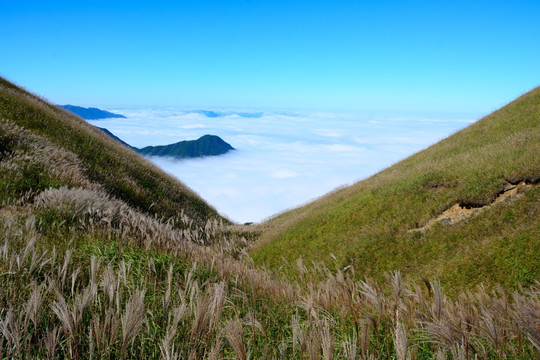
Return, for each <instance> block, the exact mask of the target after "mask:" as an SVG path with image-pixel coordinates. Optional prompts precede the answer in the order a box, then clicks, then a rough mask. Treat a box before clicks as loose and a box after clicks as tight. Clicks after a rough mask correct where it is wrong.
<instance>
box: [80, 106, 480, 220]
mask: <svg viewBox="0 0 540 360" xmlns="http://www.w3.org/2000/svg"><path fill="white" fill-rule="evenodd" d="M110 111H113V112H117V113H120V114H123V115H125V116H126V117H127V118H126V119H105V120H94V121H90V123H92V124H93V125H96V126H99V127H103V128H106V129H108V130H109V131H111V132H112V133H113V134H115V135H116V136H118V137H119V138H121V139H122V140H124V141H125V142H127V143H128V144H130V145H132V146H135V147H139V148H140V147H144V146H148V145H167V144H171V143H175V142H178V141H181V140H194V139H197V138H199V137H200V136H202V135H205V134H212V135H218V136H219V137H221V138H222V139H223V140H225V141H226V142H228V143H229V144H231V145H232V146H233V147H234V148H235V149H236V150H235V151H231V152H229V153H227V154H225V155H221V156H215V157H206V158H200V159H187V160H176V159H171V158H162V157H152V158H150V160H151V161H153V162H154V163H155V164H157V165H158V166H159V167H161V168H162V169H164V170H165V171H167V172H169V173H170V174H172V175H174V176H176V177H177V178H178V179H180V181H182V182H183V183H185V184H186V185H187V186H189V187H190V188H192V189H193V190H194V191H196V192H197V193H198V194H200V195H201V196H202V197H203V198H204V199H205V200H206V201H208V202H209V203H210V204H211V205H213V206H214V207H215V208H216V209H217V210H218V211H219V212H220V213H221V214H223V215H225V216H227V217H228V218H229V219H231V220H233V221H236V222H240V223H244V222H260V221H262V220H264V219H266V218H268V217H270V216H272V215H275V214H277V213H279V212H282V211H284V210H286V209H291V208H293V207H297V206H299V205H302V204H304V203H306V202H308V201H310V200H313V199H315V198H317V197H320V196H322V195H324V194H325V193H327V192H329V191H331V190H333V189H335V188H336V187H339V186H342V185H349V184H352V183H354V182H356V181H358V180H361V179H364V178H366V177H368V176H370V175H372V174H374V173H376V172H378V171H380V170H382V169H384V168H386V167H388V166H390V165H391V164H393V163H395V162H397V161H399V160H401V159H403V158H405V157H407V156H409V155H411V154H413V153H415V152H417V151H419V150H421V149H423V148H426V147H427V146H429V145H431V144H433V143H435V142H437V141H438V140H440V139H442V138H444V137H446V136H448V135H450V134H451V133H453V132H455V131H456V130H459V129H461V128H463V127H465V126H466V125H468V124H469V123H470V122H471V121H470V120H467V119H465V120H464V119H444V120H441V119H425V118H410V117H409V118H396V117H390V116H387V117H374V116H365V115H358V114H335V113H304V112H253V111H208V110H183V109H174V108H162V109H110Z"/></svg>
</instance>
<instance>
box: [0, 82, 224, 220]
mask: <svg viewBox="0 0 540 360" xmlns="http://www.w3.org/2000/svg"><path fill="white" fill-rule="evenodd" d="M0 119H4V120H8V121H10V122H11V123H13V124H15V125H18V126H20V127H23V128H25V129H26V130H28V131H30V132H31V133H32V134H33V135H36V136H39V137H40V138H43V139H46V140H47V141H48V142H50V144H51V145H53V146H56V147H58V148H61V149H63V150H66V151H68V152H71V153H73V154H74V155H75V156H77V158H78V160H79V161H80V167H81V172H82V173H83V175H84V177H86V178H88V181H90V182H93V183H99V184H100V185H102V186H103V187H104V188H105V189H106V190H107V192H109V193H110V194H111V195H112V196H116V197H118V198H121V199H123V200H124V201H126V202H127V203H129V204H130V205H132V206H134V207H136V208H137V209H139V210H141V211H143V212H147V211H148V209H149V208H150V207H152V208H153V213H155V214H156V215H157V216H158V217H164V218H171V217H175V216H177V215H178V214H180V213H181V212H182V211H185V212H186V215H188V216H189V217H190V218H192V219H193V220H194V221H196V222H198V223H200V224H201V225H204V222H205V221H206V220H207V219H208V218H210V217H219V215H218V214H217V212H216V210H215V209H213V208H212V207H211V206H209V205H208V204H207V203H205V201H204V200H202V199H201V198H200V197H199V196H198V195H197V194H195V193H194V192H193V191H191V190H190V189H188V188H187V187H185V186H184V185H182V184H181V183H180V182H178V181H177V180H176V179H174V178H172V177H171V176H169V175H167V174H166V173H165V172H163V171H161V170H160V169H158V168H157V167H155V166H153V165H152V164H151V163H150V162H148V161H146V160H144V159H143V158H142V157H140V156H138V155H137V154H135V152H133V151H130V150H128V149H126V148H124V147H122V146H119V145H118V144H117V143H116V142H115V141H113V140H112V139H109V138H108V137H106V136H103V133H102V132H101V131H99V130H98V129H96V128H94V127H93V126H91V125H89V124H87V123H86V122H85V121H84V120H82V119H81V118H79V117H77V116H74V115H73V114H71V113H69V112H68V111H65V110H63V109H61V108H59V107H57V106H54V105H51V104H49V103H47V102H46V101H43V100H42V99H39V98H37V97H35V96H32V95H31V94H29V93H27V92H26V91H24V90H22V89H20V88H17V87H16V86H14V85H13V84H11V83H9V82H8V81H6V80H4V79H1V78H0ZM11 143H12V141H11V140H9V139H2V147H3V148H2V149H0V150H2V151H8V152H9V151H14V150H16V148H10V146H12V145H10V144H11ZM13 146H15V145H13ZM29 166H30V165H29ZM32 166H33V165H32ZM35 166H37V167H39V166H40V165H35ZM24 171H25V174H24V177H25V180H24V181H22V180H21V181H22V183H21V184H20V188H11V189H7V188H6V186H2V187H1V188H0V191H2V192H3V194H2V198H5V197H11V198H13V197H17V196H20V195H21V194H22V193H24V192H25V191H26V190H28V189H29V188H33V187H34V183H36V184H37V186H38V188H39V189H44V188H46V187H48V186H55V187H59V186H61V185H74V184H70V183H66V182H65V181H62V180H61V179H60V178H58V177H53V178H47V176H45V174H43V175H44V177H43V178H41V177H40V176H41V174H42V173H44V170H43V169H37V168H29V169H26V170H24ZM4 184H5V183H4Z"/></svg>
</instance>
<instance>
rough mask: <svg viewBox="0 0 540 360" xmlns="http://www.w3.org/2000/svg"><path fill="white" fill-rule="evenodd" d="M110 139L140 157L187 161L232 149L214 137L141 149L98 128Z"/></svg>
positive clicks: (217, 137)
mask: <svg viewBox="0 0 540 360" xmlns="http://www.w3.org/2000/svg"><path fill="white" fill-rule="evenodd" d="M98 129H100V130H101V131H103V132H104V133H105V134H107V135H108V136H110V137H111V138H112V139H114V140H116V141H118V142H119V143H121V144H123V145H124V146H127V147H129V148H131V149H133V150H135V151H136V152H138V153H139V154H141V155H147V156H170V157H174V158H177V159H189V158H197V157H203V156H216V155H222V154H225V153H226V152H228V151H230V150H234V148H233V147H232V146H231V145H230V144H228V143H227V142H225V141H224V140H223V139H222V138H220V137H219V136H216V135H204V136H201V137H200V138H199V139H197V140H188V141H179V142H177V143H174V144H170V145H159V146H146V147H144V148H142V149H139V148H136V147H134V146H131V145H129V144H128V143H126V142H125V141H123V140H122V139H120V138H119V137H118V136H116V135H114V134H113V133H111V132H110V131H109V130H107V129H105V128H98Z"/></svg>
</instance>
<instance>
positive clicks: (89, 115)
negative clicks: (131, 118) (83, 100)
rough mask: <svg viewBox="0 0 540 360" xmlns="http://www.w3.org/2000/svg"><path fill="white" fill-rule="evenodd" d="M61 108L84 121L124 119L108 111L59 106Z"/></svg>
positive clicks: (122, 116)
mask: <svg viewBox="0 0 540 360" xmlns="http://www.w3.org/2000/svg"><path fill="white" fill-rule="evenodd" d="M60 107H61V108H64V109H66V110H68V111H70V112H72V113H74V114H75V115H79V116H80V117H82V118H83V119H86V120H99V119H110V118H124V119H125V118H126V117H125V116H124V115H121V114H115V113H112V112H109V111H105V110H101V109H98V108H93V107H91V108H85V107H82V106H75V105H60Z"/></svg>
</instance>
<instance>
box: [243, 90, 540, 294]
mask: <svg viewBox="0 0 540 360" xmlns="http://www.w3.org/2000/svg"><path fill="white" fill-rule="evenodd" d="M539 178H540V88H536V89H534V90H532V91H530V92H529V93H527V94H525V95H523V96H521V97H520V98H518V99H517V100H515V101H513V102H512V103H510V104H508V105H507V106H505V107H503V108H501V109H500V110H498V111H496V112H494V113H492V114H490V115H489V116H486V117H485V118H483V119H481V120H479V121H478V122H476V123H475V124H472V125H471V126H469V127H467V128H466V129H464V130H462V131H459V132H458V133H456V134H454V135H452V136H450V137H448V138H447V139H445V140H443V141H441V142H439V143H437V144H435V145H433V146H431V147H430V148H428V149H426V150H424V151H421V152H419V153H417V154H415V155H413V156H411V157H409V158H407V159H405V160H403V161H401V162H399V163H397V164H395V165H394V166H392V167H390V168H388V169H386V170H384V171H382V172H380V173H378V174H376V175H374V176H372V177H370V178H368V179H366V180H364V181H361V182H359V183H357V184H355V185H353V186H350V187H348V188H345V189H341V190H338V191H336V192H334V193H331V194H329V195H327V196H325V197H323V198H321V199H319V200H317V201H315V202H313V203H311V204H308V205H306V206H304V207H301V208H298V209H295V210H292V211H290V212H286V213H283V214H281V215H279V216H277V217H276V218H274V219H271V220H270V221H269V222H268V223H267V224H264V228H265V229H266V230H265V232H264V233H263V235H262V237H261V239H260V240H259V242H258V243H257V244H256V245H255V246H254V247H253V249H252V250H251V255H252V256H253V258H254V259H255V261H256V263H259V264H266V265H268V266H270V267H273V268H277V267H279V266H282V262H283V258H285V259H286V260H287V261H288V262H289V263H291V264H294V262H295V261H296V259H297V258H298V257H303V260H304V263H307V264H309V263H310V262H311V261H316V262H317V261H320V260H323V261H325V262H326V263H332V262H333V260H331V256H330V253H333V254H334V255H335V256H336V257H337V259H338V265H339V266H340V267H344V266H347V265H354V267H355V269H356V271H357V274H359V275H360V276H363V275H369V276H375V277H378V276H379V274H382V273H383V272H384V271H389V270H394V269H401V270H402V271H403V272H404V273H405V274H408V275H409V276H411V277H412V278H415V279H420V278H422V277H425V278H428V279H429V278H433V277H435V278H439V279H441V281H442V282H443V283H445V284H448V285H449V286H452V285H466V286H468V287H470V286H472V285H474V284H477V283H478V282H481V281H482V282H486V283H488V284H489V283H491V284H493V283H496V282H500V283H502V284H504V285H505V286H516V285H517V284H518V282H521V283H525V284H530V283H531V282H533V281H534V280H538V279H540V190H539V189H538V188H537V187H534V186H532V187H530V189H529V190H527V191H526V192H525V194H524V196H523V197H520V198H518V199H515V200H513V201H508V202H504V203H497V204H496V205H494V206H491V207H489V208H487V209H485V210H482V211H481V212H480V213H479V214H476V215H474V216H472V217H470V218H468V219H466V220H464V221H461V222H459V223H457V224H452V225H444V224H436V225H435V226H433V227H431V228H429V229H428V230H427V231H426V232H425V233H423V232H420V231H410V230H412V229H415V228H419V227H422V226H424V225H426V224H427V223H428V221H430V220H431V219H433V218H435V217H437V216H438V215H439V214H441V213H442V212H443V211H444V210H446V209H448V208H450V207H451V206H452V205H454V204H456V203H460V204H462V205H465V206H469V207H470V206H482V205H486V204H489V203H491V202H492V201H493V200H494V199H495V198H496V197H497V194H498V193H499V192H500V191H502V190H503V188H504V186H505V184H506V183H507V181H510V182H517V181H518V180H526V181H528V182H532V183H537V182H538V179H539Z"/></svg>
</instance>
